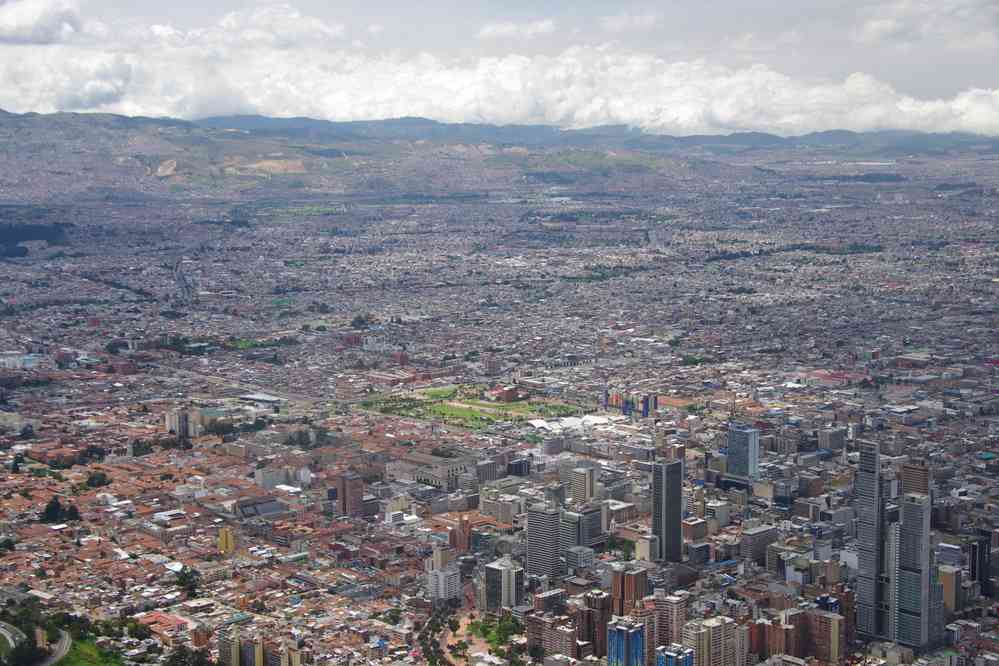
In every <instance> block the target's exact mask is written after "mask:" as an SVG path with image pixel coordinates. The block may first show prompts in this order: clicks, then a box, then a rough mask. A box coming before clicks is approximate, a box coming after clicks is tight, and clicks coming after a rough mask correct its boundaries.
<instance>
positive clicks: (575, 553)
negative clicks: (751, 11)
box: [565, 546, 596, 573]
mask: <svg viewBox="0 0 999 666" xmlns="http://www.w3.org/2000/svg"><path fill="white" fill-rule="evenodd" d="M594 562H596V553H595V552H594V550H593V549H592V548H587V547H586V546H572V547H571V548H566V550H565V566H566V568H567V569H568V570H569V571H570V572H573V573H576V572H578V571H579V570H581V569H589V568H590V567H592V566H593V563H594Z"/></svg>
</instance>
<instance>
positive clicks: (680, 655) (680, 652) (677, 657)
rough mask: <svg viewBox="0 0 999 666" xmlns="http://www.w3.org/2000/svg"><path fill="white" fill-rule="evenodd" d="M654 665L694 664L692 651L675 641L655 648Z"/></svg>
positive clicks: (692, 665) (675, 665)
mask: <svg viewBox="0 0 999 666" xmlns="http://www.w3.org/2000/svg"><path fill="white" fill-rule="evenodd" d="M656 666H694V651H693V650H691V649H690V648H688V647H683V646H682V645H678V644H676V643H671V644H670V645H663V646H661V647H659V648H657V649H656Z"/></svg>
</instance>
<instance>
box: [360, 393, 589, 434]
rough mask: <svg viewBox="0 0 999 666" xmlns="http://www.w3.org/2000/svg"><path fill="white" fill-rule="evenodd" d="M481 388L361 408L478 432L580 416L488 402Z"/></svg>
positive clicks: (564, 409)
mask: <svg viewBox="0 0 999 666" xmlns="http://www.w3.org/2000/svg"><path fill="white" fill-rule="evenodd" d="M481 388H482V387H477V386H446V387H443V388H433V389H425V390H423V391H418V392H416V393H415V394H413V395H412V396H404V397H403V396H396V397H390V398H375V399H373V400H369V401H367V402H365V403H364V407H365V408H367V409H371V410H374V411H377V412H381V413H382V414H393V415H396V416H407V417H410V418H418V419H427V420H439V421H443V422H444V423H448V424H451V425H455V426H459V427H462V428H468V429H470V430H479V429H482V428H485V427H487V426H489V425H491V424H493V423H497V422H502V421H514V422H517V421H527V420H529V419H536V418H556V417H560V416H572V415H576V414H581V413H582V410H581V409H580V408H579V407H576V406H574V405H567V404H564V403H557V402H555V403H553V402H542V401H533V400H520V401H517V402H489V401H487V400H483V399H482V398H481V397H480V393H481Z"/></svg>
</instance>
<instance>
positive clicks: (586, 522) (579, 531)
mask: <svg viewBox="0 0 999 666" xmlns="http://www.w3.org/2000/svg"><path fill="white" fill-rule="evenodd" d="M602 522H603V521H602V516H601V512H600V507H599V506H596V505H593V504H587V505H584V506H581V507H579V508H578V509H577V510H576V511H563V512H562V518H561V523H560V527H559V535H560V536H559V539H560V543H559V548H560V550H563V551H564V550H565V549H568V548H572V547H573V546H585V547H587V548H594V547H596V546H599V545H601V544H602V543H603V542H604V541H605V540H606V538H605V537H604V532H603V528H602Z"/></svg>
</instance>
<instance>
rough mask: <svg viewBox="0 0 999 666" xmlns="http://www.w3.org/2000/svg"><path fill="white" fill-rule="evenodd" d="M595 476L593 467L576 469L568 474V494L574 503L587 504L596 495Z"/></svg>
mask: <svg viewBox="0 0 999 666" xmlns="http://www.w3.org/2000/svg"><path fill="white" fill-rule="evenodd" d="M596 483H597V474H596V469H594V468H593V467H576V468H575V469H573V470H572V471H571V472H570V473H569V493H570V496H571V497H572V501H574V502H589V501H590V500H591V499H593V497H594V496H595V495H596Z"/></svg>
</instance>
